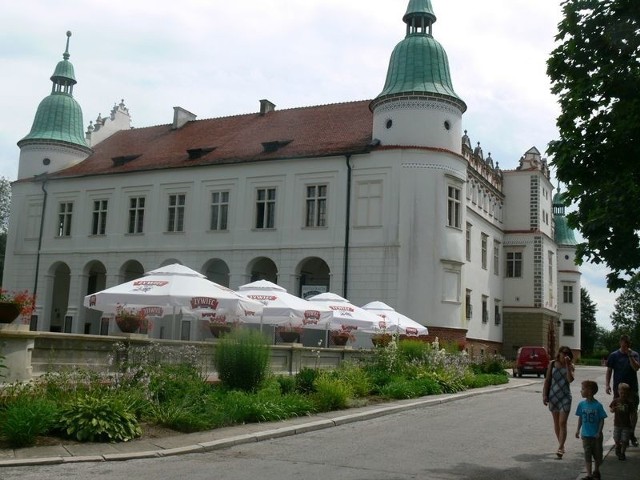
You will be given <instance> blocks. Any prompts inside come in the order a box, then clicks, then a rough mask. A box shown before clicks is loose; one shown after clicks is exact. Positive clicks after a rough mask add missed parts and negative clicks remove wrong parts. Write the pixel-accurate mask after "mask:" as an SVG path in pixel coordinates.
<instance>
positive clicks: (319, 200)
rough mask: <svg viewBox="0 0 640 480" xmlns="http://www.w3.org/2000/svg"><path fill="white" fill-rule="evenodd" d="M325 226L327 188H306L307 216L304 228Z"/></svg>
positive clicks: (322, 186)
mask: <svg viewBox="0 0 640 480" xmlns="http://www.w3.org/2000/svg"><path fill="white" fill-rule="evenodd" d="M326 226H327V186H326V185H308V186H307V214H306V219H305V227H326Z"/></svg>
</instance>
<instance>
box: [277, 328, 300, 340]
mask: <svg viewBox="0 0 640 480" xmlns="http://www.w3.org/2000/svg"><path fill="white" fill-rule="evenodd" d="M276 333H277V334H278V335H279V336H280V339H281V340H282V341H283V342H285V343H296V342H299V341H300V336H301V335H302V327H301V326H299V325H294V324H292V323H286V324H284V325H278V326H277V327H276Z"/></svg>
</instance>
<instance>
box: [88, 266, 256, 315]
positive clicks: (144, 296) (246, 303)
mask: <svg viewBox="0 0 640 480" xmlns="http://www.w3.org/2000/svg"><path fill="white" fill-rule="evenodd" d="M118 305H126V306H127V307H128V308H135V307H140V308H142V307H149V306H153V307H162V308H163V309H164V311H165V313H167V312H171V311H173V313H175V311H176V310H180V309H181V310H182V311H183V312H184V311H186V312H190V313H193V314H195V315H196V316H198V317H199V318H202V319H205V320H211V321H216V322H220V323H222V322H224V321H235V320H240V321H242V320H244V319H246V318H249V317H253V316H256V315H258V316H259V315H260V312H261V311H262V304H261V303H259V302H256V301H255V300H251V299H249V298H246V297H243V296H242V295H239V294H238V293H236V292H234V291H233V290H231V289H229V288H227V287H223V286H222V285H218V284H217V283H214V282H211V281H210V280H208V279H207V278H206V277H205V276H204V275H202V274H201V273H198V272H196V271H195V270H192V269H190V268H188V267H185V266H184V265H180V264H177V263H175V264H172V265H167V266H165V267H160V268H158V269H156V270H151V271H150V272H147V273H145V274H144V276H143V277H141V278H138V279H136V280H131V281H130V282H126V283H122V284H120V285H116V286H115V287H111V288H107V289H106V290H102V291H100V292H97V293H92V294H91V295H87V296H86V297H84V306H85V307H88V308H92V309H95V310H101V311H105V312H107V313H114V312H115V309H116V307H117V306H118Z"/></svg>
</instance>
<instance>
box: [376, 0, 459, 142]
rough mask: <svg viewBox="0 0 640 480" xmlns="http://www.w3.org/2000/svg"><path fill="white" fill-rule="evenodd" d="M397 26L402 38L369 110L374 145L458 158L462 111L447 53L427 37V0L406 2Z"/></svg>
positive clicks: (429, 27)
mask: <svg viewBox="0 0 640 480" xmlns="http://www.w3.org/2000/svg"><path fill="white" fill-rule="evenodd" d="M402 21H403V22H404V23H405V24H406V36H405V38H404V40H402V41H401V42H400V43H398V45H396V47H395V49H394V50H393V53H392V54H391V59H390V61H389V68H388V70H387V78H386V81H385V84H384V88H383V89H382V92H380V94H379V95H378V96H377V97H376V98H375V99H374V100H373V101H372V102H371V106H370V108H371V110H372V111H373V113H374V126H373V132H374V135H373V136H374V139H378V140H380V142H381V144H383V145H385V144H386V145H418V146H429V147H439V148H446V149H449V150H452V151H454V152H459V151H460V150H461V147H460V138H461V136H462V129H461V121H462V114H463V113H464V112H465V110H466V109H467V106H466V104H465V103H464V101H463V100H462V99H461V98H460V97H459V96H458V94H457V93H456V92H455V90H454V89H453V84H452V82H451V73H450V71H449V60H448V58H447V53H446V52H445V50H444V48H443V47H442V45H440V43H439V42H438V41H437V40H436V39H435V38H434V37H433V24H434V23H435V22H436V16H435V14H434V13H433V8H432V6H431V0H411V1H410V2H409V6H408V7H407V11H406V13H405V15H404V16H403V17H402Z"/></svg>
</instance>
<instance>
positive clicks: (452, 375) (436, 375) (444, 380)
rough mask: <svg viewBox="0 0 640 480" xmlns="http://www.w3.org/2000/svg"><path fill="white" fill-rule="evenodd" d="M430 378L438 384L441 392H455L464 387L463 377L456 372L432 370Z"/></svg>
mask: <svg viewBox="0 0 640 480" xmlns="http://www.w3.org/2000/svg"><path fill="white" fill-rule="evenodd" d="M431 375H432V378H433V379H434V380H435V381H436V382H437V383H438V384H439V385H440V388H441V389H442V393H456V392H461V391H463V390H464V389H465V385H464V382H463V381H462V379H463V377H462V376H459V375H458V374H457V372H453V371H448V370H442V371H437V372H433V373H432V374H431Z"/></svg>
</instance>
